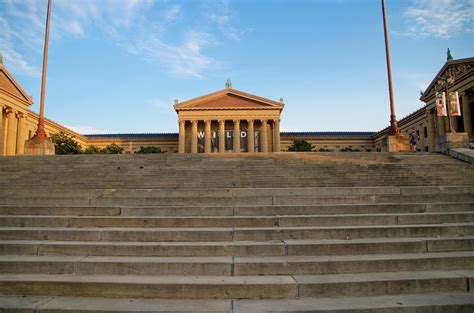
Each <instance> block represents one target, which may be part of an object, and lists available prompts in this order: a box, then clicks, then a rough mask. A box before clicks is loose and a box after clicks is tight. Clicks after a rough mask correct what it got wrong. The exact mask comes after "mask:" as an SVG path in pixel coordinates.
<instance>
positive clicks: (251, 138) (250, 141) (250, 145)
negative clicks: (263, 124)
mask: <svg viewBox="0 0 474 313" xmlns="http://www.w3.org/2000/svg"><path fill="white" fill-rule="evenodd" d="M247 125H248V126H247V150H248V152H250V153H253V152H255V132H254V130H253V120H247Z"/></svg>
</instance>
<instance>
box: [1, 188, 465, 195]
mask: <svg viewBox="0 0 474 313" xmlns="http://www.w3.org/2000/svg"><path fill="white" fill-rule="evenodd" d="M439 193H442V194H473V195H474V186H472V185H467V186H423V187H419V186H406V187H405V186H387V187H380V186H377V187H350V188H349V187H337V188H335V187H300V188H222V187H220V186H219V187H215V188H200V189H195V188H194V189H186V188H179V189H174V188H173V189H142V188H134V189H130V188H126V189H105V188H77V189H73V190H71V189H65V188H57V187H55V188H45V187H44V186H36V187H34V188H18V187H16V186H11V185H10V186H8V187H4V188H0V196H5V197H6V196H22V195H25V194H26V195H29V196H43V195H44V194H54V195H56V196H58V197H70V196H71V195H72V196H81V197H83V196H84V197H85V196H87V197H110V196H114V197H117V198H128V197H137V198H141V197H152V198H176V197H178V198H194V197H202V196H207V197H255V196H274V195H279V196H359V195H404V196H407V195H433V194H439Z"/></svg>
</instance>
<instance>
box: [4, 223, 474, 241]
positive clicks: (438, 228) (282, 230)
mask: <svg viewBox="0 0 474 313" xmlns="http://www.w3.org/2000/svg"><path fill="white" fill-rule="evenodd" d="M470 235H474V223H454V224H432V225H371V226H333V227H314V226H313V227H309V226H306V227H296V226H295V227H262V228H225V227H221V228H218V227H215V228H118V227H115V228H66V227H0V240H59V241H64V240H72V241H233V240H238V241H242V240H243V241H255V240H259V241H262V240H266V241H268V240H287V239H347V240H350V239H357V238H380V237H387V238H395V237H456V236H470Z"/></svg>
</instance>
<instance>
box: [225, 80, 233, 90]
mask: <svg viewBox="0 0 474 313" xmlns="http://www.w3.org/2000/svg"><path fill="white" fill-rule="evenodd" d="M225 88H227V89H232V82H231V81H230V78H228V79H227V82H226V83H225Z"/></svg>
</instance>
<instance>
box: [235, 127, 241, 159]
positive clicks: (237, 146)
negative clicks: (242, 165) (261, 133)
mask: <svg viewBox="0 0 474 313" xmlns="http://www.w3.org/2000/svg"><path fill="white" fill-rule="evenodd" d="M234 153H240V120H234Z"/></svg>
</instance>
